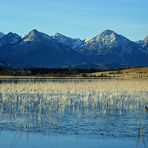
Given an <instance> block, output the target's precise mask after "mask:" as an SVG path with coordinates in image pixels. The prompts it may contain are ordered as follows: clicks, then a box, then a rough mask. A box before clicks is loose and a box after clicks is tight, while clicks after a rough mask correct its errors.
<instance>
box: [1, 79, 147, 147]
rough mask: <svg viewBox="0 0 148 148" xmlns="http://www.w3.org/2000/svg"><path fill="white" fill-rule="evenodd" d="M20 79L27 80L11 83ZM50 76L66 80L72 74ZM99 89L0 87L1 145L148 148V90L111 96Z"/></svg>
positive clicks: (55, 80)
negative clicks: (21, 89)
mask: <svg viewBox="0 0 148 148" xmlns="http://www.w3.org/2000/svg"><path fill="white" fill-rule="evenodd" d="M22 81H23V82H24V81H25V82H26V83H27V81H26V80H24V79H23V80H20V79H15V80H14V79H10V80H9V79H7V84H8V83H10V84H12V83H13V82H15V83H18V82H19V83H22ZM31 81H36V80H35V79H34V80H31ZM37 81H39V80H38V79H37ZM43 81H49V79H46V80H43ZM50 81H53V82H55V83H56V82H60V83H63V81H64V82H65V81H69V79H68V80H65V79H64V80H63V79H62V80H59V79H53V80H50ZM74 81H75V80H74ZM77 81H78V82H79V83H81V82H82V81H96V80H95V79H93V80H90V79H88V80H86V79H85V80H83V79H82V80H77ZM97 81H106V80H97ZM108 81H111V80H108ZM2 83H5V82H4V80H3V81H1V84H2ZM0 86H1V87H4V85H0ZM16 86H17V84H16ZM14 90H15V88H14ZM99 91H101V90H97V89H96V90H93V91H92V90H91V91H89V90H87V94H86V92H85V90H83V92H82V91H80V92H79V91H73V92H68V93H67V92H66V93H65V91H64V90H63V89H62V90H61V91H60V92H58V91H57V90H56V91H52V92H48V93H45V92H44V93H41V92H40V93H38V92H36V93H30V92H28V93H24V92H17V93H16V92H15V93H14V92H11V91H8V92H0V145H1V146H2V147H3V148H32V147H44V148H46V147H52V148H69V147H70V148H81V147H85V148H98V147H101V148H109V147H115V148H116V147H121V148H122V147H127V148H132V147H136V146H137V147H139V148H142V147H147V146H148V112H146V111H145V110H144V106H145V105H147V103H148V102H147V99H145V100H144V99H143V98H146V97H148V92H145V91H144V92H138V93H137V92H135V95H133V96H130V94H128V92H127V91H125V92H122V93H120V94H118V95H115V96H112V99H110V98H109V97H108V96H109V95H110V96H111V95H112V94H110V91H108V90H106V91H105V93H104V92H103V93H104V94H103V95H102V92H99ZM100 93H101V96H102V98H100ZM139 93H141V94H139ZM96 94H97V95H96ZM98 94H99V95H98ZM141 95H142V98H140V97H139V96H141ZM86 97H87V99H86ZM97 97H98V99H96V98H97ZM115 97H116V98H115ZM84 98H85V99H84ZM125 98H126V99H125Z"/></svg>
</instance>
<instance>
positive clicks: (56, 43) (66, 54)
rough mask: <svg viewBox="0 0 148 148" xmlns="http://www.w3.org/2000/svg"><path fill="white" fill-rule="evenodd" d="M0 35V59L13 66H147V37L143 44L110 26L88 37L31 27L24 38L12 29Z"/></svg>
mask: <svg viewBox="0 0 148 148" xmlns="http://www.w3.org/2000/svg"><path fill="white" fill-rule="evenodd" d="M0 36H1V37H0V60H1V61H5V62H7V63H9V64H11V65H12V66H13V67H20V68H24V67H48V68H50V67H52V68H53V67H83V65H84V67H85V68H86V67H94V66H93V65H95V67H98V68H100V67H101V68H103V65H105V67H106V65H107V68H112V67H116V68H118V67H122V66H121V65H127V66H148V52H147V49H146V47H147V43H148V40H147V39H146V38H145V40H144V43H145V44H144V45H145V46H143V45H141V44H139V43H138V42H136V43H135V42H132V41H130V40H129V39H127V38H125V37H123V36H121V35H119V34H117V33H115V32H113V31H111V30H105V31H104V32H102V33H101V34H100V35H97V36H95V37H94V38H92V39H91V40H87V41H82V40H80V39H72V38H69V37H66V36H64V35H62V34H60V33H57V34H56V35H54V36H49V35H47V34H44V33H41V32H39V31H37V30H32V31H31V32H29V34H28V35H26V36H25V37H24V38H21V37H20V36H19V35H17V34H15V33H8V34H7V35H4V34H2V33H1V34H0ZM90 63H91V64H90ZM108 63H109V64H108ZM100 65H101V66H100Z"/></svg>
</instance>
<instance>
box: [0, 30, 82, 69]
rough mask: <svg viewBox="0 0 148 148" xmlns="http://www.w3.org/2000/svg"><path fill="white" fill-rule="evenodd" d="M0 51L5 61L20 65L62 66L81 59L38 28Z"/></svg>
mask: <svg viewBox="0 0 148 148" xmlns="http://www.w3.org/2000/svg"><path fill="white" fill-rule="evenodd" d="M0 51H1V53H2V52H3V54H1V57H0V58H1V59H2V60H3V61H4V60H5V61H8V62H9V63H11V64H12V65H13V66H20V67H21V66H22V67H23V66H24V67H25V66H28V67H61V66H65V65H71V64H75V63H79V62H80V60H81V58H80V55H79V54H78V53H76V52H75V51H73V50H71V49H69V48H67V47H65V46H63V45H62V44H60V43H59V42H57V41H56V40H54V39H53V38H52V37H50V36H48V35H46V34H44V33H41V32H39V31H37V30H33V31H31V32H30V33H29V34H28V35H27V36H25V37H24V38H23V40H22V41H21V42H19V43H18V44H15V45H13V46H12V47H11V48H7V47H6V48H2V49H1V50H0ZM5 53H7V54H5Z"/></svg>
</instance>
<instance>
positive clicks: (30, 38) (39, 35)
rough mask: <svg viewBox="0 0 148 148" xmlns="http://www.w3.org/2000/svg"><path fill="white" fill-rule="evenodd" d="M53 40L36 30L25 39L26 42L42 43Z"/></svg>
mask: <svg viewBox="0 0 148 148" xmlns="http://www.w3.org/2000/svg"><path fill="white" fill-rule="evenodd" d="M49 39H52V37H50V36H49V35H47V34H45V33H42V32H39V31H38V30H36V29H34V30H32V31H30V32H29V33H28V35H26V36H25V37H24V39H23V40H24V41H42V40H49Z"/></svg>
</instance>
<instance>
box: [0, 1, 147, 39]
mask: <svg viewBox="0 0 148 148" xmlns="http://www.w3.org/2000/svg"><path fill="white" fill-rule="evenodd" d="M32 29H37V30H39V31H42V32H45V33H47V34H49V35H53V34H55V33H56V32H60V33H63V34H65V35H67V36H70V37H75V38H76V37H80V38H81V39H83V38H91V37H93V36H95V35H97V34H99V33H100V32H102V31H103V30H106V29H111V30H114V31H115V32H117V33H119V34H122V35H124V36H126V37H128V38H130V39H131V40H133V41H135V40H139V39H143V38H144V37H145V36H147V35H148V0H0V32H4V33H8V32H9V31H12V32H16V33H18V34H20V35H24V34H27V33H28V32H29V31H31V30H32Z"/></svg>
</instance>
